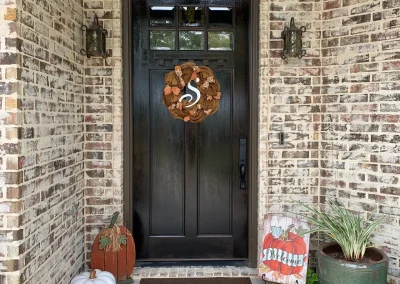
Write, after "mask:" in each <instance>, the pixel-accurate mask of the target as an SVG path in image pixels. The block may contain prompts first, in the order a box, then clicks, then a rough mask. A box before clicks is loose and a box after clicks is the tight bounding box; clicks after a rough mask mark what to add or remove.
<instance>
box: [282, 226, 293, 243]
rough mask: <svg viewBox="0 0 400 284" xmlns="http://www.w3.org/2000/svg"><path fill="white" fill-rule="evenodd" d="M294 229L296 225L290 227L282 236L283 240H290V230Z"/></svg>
mask: <svg viewBox="0 0 400 284" xmlns="http://www.w3.org/2000/svg"><path fill="white" fill-rule="evenodd" d="M292 228H294V224H292V225H290V226H289V227H287V229H286V231H285V232H284V233H283V235H282V240H287V239H289V232H290V230H291V229H292Z"/></svg>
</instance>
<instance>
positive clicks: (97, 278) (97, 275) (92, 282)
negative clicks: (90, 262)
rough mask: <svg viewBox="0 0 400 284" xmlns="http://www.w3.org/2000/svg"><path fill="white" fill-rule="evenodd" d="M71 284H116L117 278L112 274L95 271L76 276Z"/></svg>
mask: <svg viewBox="0 0 400 284" xmlns="http://www.w3.org/2000/svg"><path fill="white" fill-rule="evenodd" d="M71 284H115V278H114V275H112V274H111V273H110V272H107V271H101V270H99V269H94V270H92V272H83V273H82V274H79V275H77V276H75V277H74V278H72V280H71Z"/></svg>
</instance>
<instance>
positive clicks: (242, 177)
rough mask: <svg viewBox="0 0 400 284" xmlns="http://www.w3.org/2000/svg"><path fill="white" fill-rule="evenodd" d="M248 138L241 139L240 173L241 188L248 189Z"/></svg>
mask: <svg viewBox="0 0 400 284" xmlns="http://www.w3.org/2000/svg"><path fill="white" fill-rule="evenodd" d="M246 152H247V142H246V139H240V140H239V174H240V189H242V190H245V189H246Z"/></svg>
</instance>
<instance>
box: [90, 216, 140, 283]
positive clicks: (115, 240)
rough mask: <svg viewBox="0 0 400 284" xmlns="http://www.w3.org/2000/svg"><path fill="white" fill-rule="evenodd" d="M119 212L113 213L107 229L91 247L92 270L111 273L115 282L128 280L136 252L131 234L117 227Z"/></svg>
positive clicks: (124, 228)
mask: <svg viewBox="0 0 400 284" xmlns="http://www.w3.org/2000/svg"><path fill="white" fill-rule="evenodd" d="M118 215H119V212H115V213H114V214H113V216H112V218H111V222H110V225H109V226H108V228H106V229H104V230H102V231H101V232H100V233H99V234H98V235H97V236H96V238H95V240H94V242H93V246H92V262H91V264H92V269H100V270H104V271H108V272H111V273H112V274H113V275H114V276H115V278H116V279H117V281H121V280H126V279H128V278H129V277H130V276H131V274H132V272H133V268H134V267H135V260H136V250H135V242H134V241H133V237H132V234H131V232H129V230H128V229H127V228H126V227H124V226H117V225H116V224H115V223H116V222H117V219H118Z"/></svg>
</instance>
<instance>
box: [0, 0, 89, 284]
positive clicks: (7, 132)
mask: <svg viewBox="0 0 400 284" xmlns="http://www.w3.org/2000/svg"><path fill="white" fill-rule="evenodd" d="M0 15H1V18H0V27H1V32H0V39H1V47H0V48H1V49H0V50H1V51H0V66H1V67H0V69H1V75H0V76H1V78H0V80H1V83H0V86H1V94H0V95H1V110H5V111H7V112H8V113H9V117H7V118H6V119H4V120H3V123H2V124H1V125H0V127H1V151H2V156H1V170H2V172H1V176H0V178H1V183H0V184H1V186H2V187H1V196H0V198H1V200H0V212H1V214H2V215H1V226H0V231H1V233H0V261H1V265H0V283H69V281H70V279H71V277H72V276H73V275H75V274H76V272H77V271H78V270H79V269H82V268H83V262H84V226H83V224H84V219H83V214H84V211H83V206H84V203H83V187H84V182H83V178H84V175H83V166H84V163H83V159H84V155H83V144H84V142H83V141H84V134H83V132H84V125H83V122H84V121H83V104H82V103H83V95H82V94H83V83H84V82H83V77H84V58H83V56H82V55H80V54H79V50H80V49H81V47H82V35H81V34H82V33H81V31H80V26H81V25H82V21H83V7H82V4H81V3H80V1H75V0H70V1H61V0H57V1H34V0H22V1H18V2H17V3H14V1H13V0H7V1H0Z"/></svg>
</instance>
